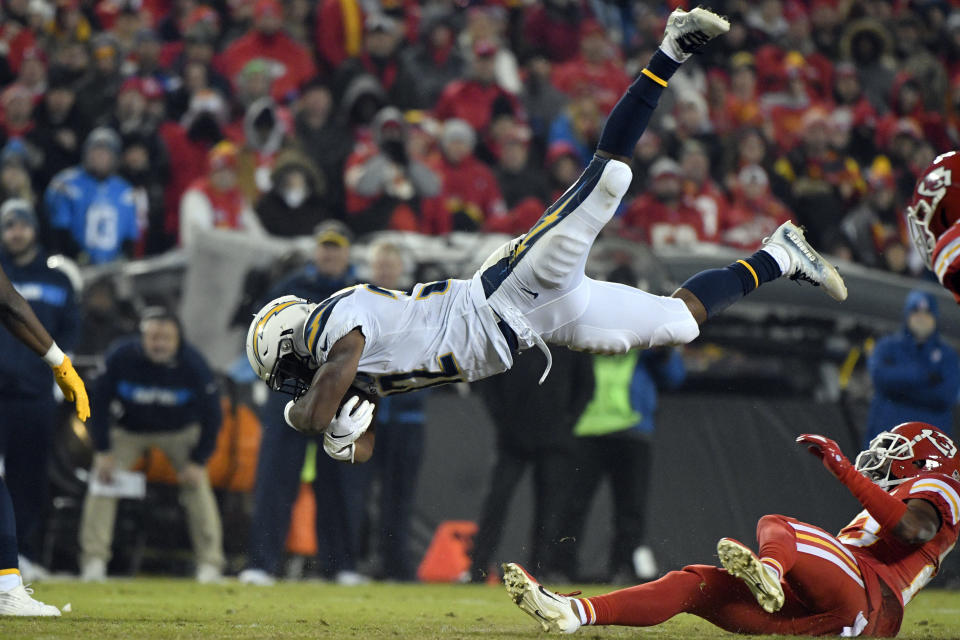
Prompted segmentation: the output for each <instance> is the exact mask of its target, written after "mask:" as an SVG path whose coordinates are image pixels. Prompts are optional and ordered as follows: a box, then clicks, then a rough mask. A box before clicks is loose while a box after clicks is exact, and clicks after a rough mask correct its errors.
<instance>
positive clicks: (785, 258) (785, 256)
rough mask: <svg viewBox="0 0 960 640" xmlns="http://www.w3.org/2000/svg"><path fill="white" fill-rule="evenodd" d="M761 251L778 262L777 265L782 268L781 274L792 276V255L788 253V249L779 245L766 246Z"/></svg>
mask: <svg viewBox="0 0 960 640" xmlns="http://www.w3.org/2000/svg"><path fill="white" fill-rule="evenodd" d="M761 251H766V252H767V253H769V254H770V256H771V257H772V258H773V259H774V260H776V261H777V264H778V265H779V266H780V272H781V273H782V274H783V275H785V276H788V275H790V254H789V253H787V250H786V249H784V248H783V247H781V246H780V245H778V244H768V245H766V246H764V247H763V248H762V249H761Z"/></svg>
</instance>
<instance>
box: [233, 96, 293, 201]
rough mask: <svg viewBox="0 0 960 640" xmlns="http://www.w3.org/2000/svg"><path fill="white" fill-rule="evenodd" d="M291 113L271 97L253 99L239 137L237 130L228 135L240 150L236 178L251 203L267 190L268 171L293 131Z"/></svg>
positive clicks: (271, 168)
mask: <svg viewBox="0 0 960 640" xmlns="http://www.w3.org/2000/svg"><path fill="white" fill-rule="evenodd" d="M292 128H293V125H292V122H291V117H290V112H289V111H287V110H286V109H284V108H283V107H280V106H278V105H277V103H276V102H274V101H273V98H270V97H264V98H260V99H259V100H257V101H255V102H254V103H253V104H251V105H250V106H249V107H248V108H247V111H246V113H245V114H244V116H243V129H242V136H238V135H237V131H236V129H233V130H232V131H231V134H232V135H231V136H230V137H231V138H232V139H233V141H234V142H235V143H236V145H237V147H238V148H239V149H240V155H239V159H238V162H239V164H238V167H237V169H238V174H237V175H238V178H239V180H240V188H241V189H242V190H243V193H244V195H245V196H246V198H247V200H249V201H250V202H256V201H257V199H259V198H260V196H261V195H263V194H264V193H266V192H267V191H269V190H270V187H271V184H270V174H271V172H272V171H273V164H274V162H275V161H276V159H277V154H278V153H280V149H281V148H283V145H284V143H285V142H286V141H287V135H288V134H289V133H290V131H292Z"/></svg>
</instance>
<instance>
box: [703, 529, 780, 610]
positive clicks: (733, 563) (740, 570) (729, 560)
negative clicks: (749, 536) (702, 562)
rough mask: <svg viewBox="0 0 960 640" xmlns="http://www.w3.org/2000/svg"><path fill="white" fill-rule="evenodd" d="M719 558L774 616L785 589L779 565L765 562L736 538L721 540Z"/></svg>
mask: <svg viewBox="0 0 960 640" xmlns="http://www.w3.org/2000/svg"><path fill="white" fill-rule="evenodd" d="M717 555H718V556H720V564H722V565H723V568H724V569H726V570H727V571H728V572H729V573H730V575H732V576H733V577H734V578H739V579H741V580H743V583H744V584H745V585H747V588H748V589H750V593H752V594H753V597H755V598H756V599H757V602H758V603H759V604H760V606H761V607H762V608H763V610H764V611H766V612H767V613H773V612H775V611H779V610H780V608H781V607H783V601H784V595H783V586H782V585H781V584H780V572H778V570H777V568H776V567H777V565H774V564H773V563H771V562H770V561H769V559H768V561H767V562H762V561H761V560H760V558H759V557H758V556H757V554H755V553H754V552H753V551H751V550H750V548H749V547H747V545H745V544H743V543H742V542H738V541H736V540H734V539H733V538H720V541H719V542H718V543H717Z"/></svg>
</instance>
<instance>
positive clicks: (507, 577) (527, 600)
mask: <svg viewBox="0 0 960 640" xmlns="http://www.w3.org/2000/svg"><path fill="white" fill-rule="evenodd" d="M503 584H504V586H506V588H507V593H509V594H510V597H511V598H512V599H513V602H514V603H515V604H516V605H517V606H518V607H520V610H521V611H523V612H524V613H526V614H527V615H528V616H530V617H531V618H533V619H534V620H536V621H537V622H539V623H540V626H541V627H543V630H544V631H559V632H560V633H573V632H574V631H576V630H577V629H579V628H580V616H578V615H577V614H575V613H574V612H573V609H572V608H571V604H570V600H571V598H569V597H567V596H563V595H560V594H559V593H554V592H553V591H549V590H547V589H544V588H543V586H542V585H541V584H540V583H539V582H537V581H536V580H535V579H534V578H533V576H531V575H530V574H529V573H527V572H526V570H525V569H524V568H523V567H521V566H520V565H518V564H516V563H515V562H508V563H507V564H504V565H503Z"/></svg>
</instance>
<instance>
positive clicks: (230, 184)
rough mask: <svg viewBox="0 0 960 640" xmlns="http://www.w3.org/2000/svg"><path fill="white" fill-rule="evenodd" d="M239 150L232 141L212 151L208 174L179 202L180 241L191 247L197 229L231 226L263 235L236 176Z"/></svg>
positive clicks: (192, 185)
mask: <svg viewBox="0 0 960 640" xmlns="http://www.w3.org/2000/svg"><path fill="white" fill-rule="evenodd" d="M238 155H239V154H238V151H237V148H236V146H234V145H233V143H231V142H227V141H224V142H221V143H219V144H218V145H217V146H215V147H214V148H213V149H211V150H210V155H209V156H208V163H209V169H208V173H207V175H206V176H204V177H202V178H199V179H198V180H195V181H194V182H193V183H192V184H191V185H190V187H189V188H188V189H187V190H186V191H185V192H184V194H183V199H182V200H181V201H180V244H182V245H183V246H185V247H188V246H190V245H191V244H192V243H193V240H194V238H195V237H196V233H197V231H200V230H202V229H214V228H216V229H229V230H232V231H243V232H245V233H247V234H251V235H253V234H262V233H263V228H262V227H261V226H260V221H259V219H258V218H257V216H256V215H255V214H254V213H253V210H252V209H251V208H250V201H249V200H247V198H246V196H244V194H243V191H242V190H241V189H240V187H239V184H238V179H237V164H238Z"/></svg>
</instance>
